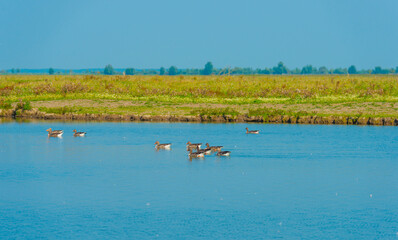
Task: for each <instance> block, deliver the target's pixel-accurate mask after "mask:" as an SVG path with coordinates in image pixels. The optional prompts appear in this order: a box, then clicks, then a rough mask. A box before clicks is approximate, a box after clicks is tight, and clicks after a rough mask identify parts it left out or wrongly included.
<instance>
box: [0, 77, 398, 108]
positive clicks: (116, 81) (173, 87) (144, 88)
mask: <svg viewBox="0 0 398 240" xmlns="http://www.w3.org/2000/svg"><path fill="white" fill-rule="evenodd" d="M0 95H1V96H3V97H5V98H7V99H16V98H29V100H31V101H35V100H37V99H39V100H40V99H43V98H47V99H48V100H51V99H69V98H82V97H83V98H87V99H102V98H105V99H115V100H122V99H126V100H127V99H132V100H133V99H135V98H140V97H144V98H152V99H153V101H156V100H157V99H158V97H162V99H160V101H165V99H167V98H168V99H169V100H170V101H173V100H176V99H180V100H184V99H185V100H187V99H189V101H193V102H194V101H196V100H197V101H204V100H206V99H207V100H209V99H212V100H213V101H219V100H220V99H230V100H231V101H234V102H235V103H236V102H240V101H242V100H243V101H245V103H247V102H246V100H248V99H250V103H254V104H255V103H261V102H264V100H265V101H266V100H267V99H274V100H275V99H276V100H289V101H299V102H301V101H308V100H310V101H316V100H324V101H336V100H339V99H343V100H344V99H347V98H351V99H354V100H357V99H366V100H368V99H373V98H378V99H385V100H386V101H388V100H391V99H394V101H397V97H398V76H396V75H384V76H375V75H364V76H361V75H350V76H345V75H343V76H340V75H339V76H334V75H326V76H324V75H319V76H274V75H271V76H182V77H181V76H97V75H95V76H94V75H93V76H44V75H43V76H40V75H32V76H29V75H13V76H1V77H0Z"/></svg>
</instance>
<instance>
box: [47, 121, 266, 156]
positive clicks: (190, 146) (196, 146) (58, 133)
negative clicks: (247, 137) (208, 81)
mask: <svg viewBox="0 0 398 240" xmlns="http://www.w3.org/2000/svg"><path fill="white" fill-rule="evenodd" d="M46 131H47V132H48V137H62V135H63V134H64V131H63V130H52V129H51V128H49V129H47V130H46ZM259 133H260V131H259V130H249V128H246V134H259ZM73 136H74V137H84V136H86V132H78V131H76V129H74V130H73ZM201 147H202V143H191V142H189V141H188V142H187V151H189V154H188V156H189V157H190V158H204V156H205V155H210V154H211V153H212V152H215V153H216V155H217V156H229V155H230V154H231V151H221V150H222V148H223V146H210V145H209V143H206V148H204V149H201ZM155 148H156V149H157V150H159V149H167V150H169V149H171V143H160V142H159V141H156V142H155ZM193 150H196V152H194V151H193Z"/></svg>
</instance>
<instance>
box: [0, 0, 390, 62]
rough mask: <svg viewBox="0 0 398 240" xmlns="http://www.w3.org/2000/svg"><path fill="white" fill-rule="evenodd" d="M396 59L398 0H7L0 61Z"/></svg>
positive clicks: (1, 6)
mask: <svg viewBox="0 0 398 240" xmlns="http://www.w3.org/2000/svg"><path fill="white" fill-rule="evenodd" d="M207 61H212V62H213V64H214V65H215V67H227V66H231V67H234V66H241V67H255V68H256V67H260V68H264V67H270V66H274V65H276V63H277V62H278V61H283V62H284V63H285V64H286V65H287V66H288V67H290V68H293V67H302V66H304V65H306V64H312V65H314V66H318V67H319V66H323V65H324V66H327V67H330V68H335V67H347V66H349V65H351V64H354V65H356V66H357V68H373V67H374V66H376V65H380V66H383V67H396V66H398V1H396V0H378V1H375V0H323V1H322V0H301V1H298V0H279V1H266V0H262V1H260V0H245V1H234V0H202V1H189V0H185V1H184V0H169V1H160V0H159V1H155V0H146V1H131V0H113V1H110V0H80V1H78V0H68V1H54V0H35V1H29V0H24V1H23V0H0V69H8V68H48V67H55V68H70V69H77V68H93V67H103V66H104V65H105V64H108V63H111V64H112V65H113V66H114V67H121V68H123V67H135V68H159V67H161V66H164V67H169V66H170V65H176V66H177V67H179V68H191V67H192V68H196V67H203V65H204V64H205V63H206V62H207Z"/></svg>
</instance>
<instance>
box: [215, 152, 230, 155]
mask: <svg viewBox="0 0 398 240" xmlns="http://www.w3.org/2000/svg"><path fill="white" fill-rule="evenodd" d="M230 154H231V152H230V151H219V152H218V153H217V156H229V155H230Z"/></svg>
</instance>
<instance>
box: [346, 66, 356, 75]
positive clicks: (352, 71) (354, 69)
mask: <svg viewBox="0 0 398 240" xmlns="http://www.w3.org/2000/svg"><path fill="white" fill-rule="evenodd" d="M348 73H349V74H357V68H356V67H355V66H354V65H351V66H350V67H349V68H348Z"/></svg>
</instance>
